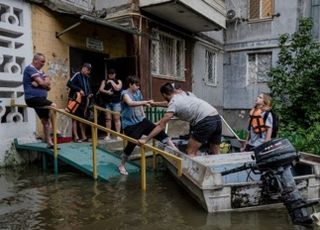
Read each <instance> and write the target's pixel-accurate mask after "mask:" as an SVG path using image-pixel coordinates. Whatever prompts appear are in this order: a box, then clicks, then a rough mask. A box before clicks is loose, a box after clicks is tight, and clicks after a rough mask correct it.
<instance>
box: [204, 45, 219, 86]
mask: <svg viewBox="0 0 320 230" xmlns="http://www.w3.org/2000/svg"><path fill="white" fill-rule="evenodd" d="M205 55H206V56H205V65H206V67H205V79H206V82H207V84H209V85H215V86H216V85H217V74H216V66H217V64H216V63H217V54H216V53H215V52H212V51H210V50H206V54H205Z"/></svg>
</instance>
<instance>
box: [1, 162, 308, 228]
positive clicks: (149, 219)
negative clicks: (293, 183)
mask: <svg viewBox="0 0 320 230" xmlns="http://www.w3.org/2000/svg"><path fill="white" fill-rule="evenodd" d="M0 175H1V176H0V229H64V230H65V229H66V230H68V229H70V230H71V229H82V230H96V229H97V230H99V229H153V230H155V229H210V230H212V229H223V230H227V229H232V230H237V229H244V230H245V229H256V230H264V229H266V230H267V229H268V230H269V229H273V230H276V229H297V230H298V229H299V230H300V229H305V228H304V227H301V226H295V225H293V224H292V223H291V220H290V218H289V217H288V215H287V211H286V209H278V210H268V211H260V212H239V213H216V214H207V213H206V212H205V211H204V210H203V209H201V208H200V207H199V206H198V204H197V203H195V202H194V201H193V200H192V199H191V198H190V197H189V196H188V194H187V193H186V192H184V191H183V190H182V189H180V187H179V186H178V185H176V183H175V181H173V179H172V178H171V177H170V176H169V175H167V174H165V173H159V174H158V175H156V176H155V175H154V174H149V175H148V185H147V192H142V191H141V190H140V178H139V176H137V175H130V176H128V177H119V178H116V179H113V180H112V181H110V182H95V181H92V180H91V179H90V178H88V177H85V176H83V175H81V174H79V173H70V172H60V174H59V176H58V178H56V177H54V176H53V175H51V174H50V175H48V174H45V173H43V172H42V171H41V170H39V169H37V168H36V166H30V167H28V168H26V169H23V170H21V172H16V171H10V170H7V171H3V172H2V173H0Z"/></svg>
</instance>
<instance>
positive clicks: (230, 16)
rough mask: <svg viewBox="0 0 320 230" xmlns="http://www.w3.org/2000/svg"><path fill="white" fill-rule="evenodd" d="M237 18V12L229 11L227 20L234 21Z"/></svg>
mask: <svg viewBox="0 0 320 230" xmlns="http://www.w3.org/2000/svg"><path fill="white" fill-rule="evenodd" d="M235 17H236V11H235V10H228V12H227V20H232V19H234V18H235Z"/></svg>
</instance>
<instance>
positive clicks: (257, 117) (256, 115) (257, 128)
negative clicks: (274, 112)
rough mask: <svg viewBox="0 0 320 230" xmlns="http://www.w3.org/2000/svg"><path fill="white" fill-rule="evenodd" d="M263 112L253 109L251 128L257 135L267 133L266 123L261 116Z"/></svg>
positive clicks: (251, 112)
mask: <svg viewBox="0 0 320 230" xmlns="http://www.w3.org/2000/svg"><path fill="white" fill-rule="evenodd" d="M261 114H262V110H261V109H257V108H254V109H251V111H250V113H249V115H250V123H249V127H250V126H251V127H252V129H253V131H254V132H255V133H260V134H261V133H263V132H266V131H267V126H266V125H265V121H264V119H263V117H262V116H261Z"/></svg>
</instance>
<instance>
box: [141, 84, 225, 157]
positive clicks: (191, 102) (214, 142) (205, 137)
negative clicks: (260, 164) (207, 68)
mask: <svg viewBox="0 0 320 230" xmlns="http://www.w3.org/2000/svg"><path fill="white" fill-rule="evenodd" d="M160 92H161V94H162V96H163V97H164V99H166V100H167V101H168V102H169V104H168V109H167V112H166V113H165V115H164V117H163V118H162V119H161V120H160V122H158V124H157V126H156V127H155V128H154V129H153V131H152V132H151V133H150V134H149V135H148V136H147V137H146V138H145V139H140V140H139V141H138V142H139V143H140V144H141V145H142V144H145V143H146V142H147V141H149V140H150V139H151V138H153V137H154V136H156V135H157V134H158V133H159V132H161V131H162V130H163V129H164V128H165V126H166V124H167V123H168V122H169V121H170V119H171V118H172V117H174V116H176V117H178V118H179V119H181V120H183V121H188V122H190V138H189V140H188V145H187V149H186V152H187V154H188V155H190V156H196V155H197V154H198V151H199V149H200V147H201V146H202V145H203V144H205V143H209V144H210V151H211V153H212V154H219V153H220V143H221V133H222V123H221V118H220V116H219V114H218V111H217V110H216V109H215V108H214V107H213V106H211V105H210V104H209V103H207V102H206V101H204V100H201V99H199V98H197V97H196V96H195V95H194V94H188V93H181V92H178V91H177V90H175V89H174V87H173V86H172V84H171V83H166V84H164V85H162V86H161V88H160Z"/></svg>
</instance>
